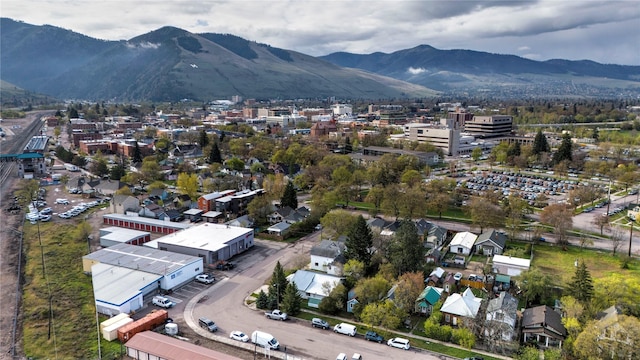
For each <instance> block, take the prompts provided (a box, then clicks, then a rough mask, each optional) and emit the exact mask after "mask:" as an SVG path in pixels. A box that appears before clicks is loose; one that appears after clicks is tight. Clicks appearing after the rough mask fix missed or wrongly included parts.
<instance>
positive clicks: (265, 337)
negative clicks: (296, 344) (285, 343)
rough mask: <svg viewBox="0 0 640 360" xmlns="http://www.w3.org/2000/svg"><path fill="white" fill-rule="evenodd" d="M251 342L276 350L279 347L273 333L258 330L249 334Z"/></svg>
mask: <svg viewBox="0 0 640 360" xmlns="http://www.w3.org/2000/svg"><path fill="white" fill-rule="evenodd" d="M251 342H252V343H254V344H256V345H260V346H262V347H264V348H269V349H273V350H278V349H279V348H280V343H278V340H276V338H274V337H273V335H271V334H269V333H266V332H262V331H258V330H256V331H254V332H253V334H251Z"/></svg>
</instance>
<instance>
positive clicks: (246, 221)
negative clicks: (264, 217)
mask: <svg viewBox="0 0 640 360" xmlns="http://www.w3.org/2000/svg"><path fill="white" fill-rule="evenodd" d="M226 224H227V225H229V226H237V227H244V228H252V227H253V225H254V222H253V220H251V218H250V217H249V215H242V216H239V217H237V218H235V219H233V220H230V221H227V222H226Z"/></svg>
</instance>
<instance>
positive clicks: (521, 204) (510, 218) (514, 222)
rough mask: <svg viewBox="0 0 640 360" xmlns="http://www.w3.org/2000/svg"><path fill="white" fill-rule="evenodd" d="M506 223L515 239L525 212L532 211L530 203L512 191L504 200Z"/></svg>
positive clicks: (510, 234)
mask: <svg viewBox="0 0 640 360" xmlns="http://www.w3.org/2000/svg"><path fill="white" fill-rule="evenodd" d="M503 209H504V213H505V215H506V217H505V220H506V221H505V225H506V226H507V229H509V236H510V237H511V238H512V239H514V238H515V236H516V232H517V231H518V229H519V228H520V225H522V222H523V219H524V216H525V214H529V213H531V208H530V206H529V204H528V203H527V202H526V201H525V200H524V199H523V198H521V197H520V196H518V195H517V194H515V193H511V194H510V195H509V197H507V198H505V200H504V206H503Z"/></svg>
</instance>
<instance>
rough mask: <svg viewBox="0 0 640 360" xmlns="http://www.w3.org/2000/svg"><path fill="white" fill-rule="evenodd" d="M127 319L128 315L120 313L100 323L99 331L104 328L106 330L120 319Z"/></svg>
mask: <svg viewBox="0 0 640 360" xmlns="http://www.w3.org/2000/svg"><path fill="white" fill-rule="evenodd" d="M128 317H129V314H125V313H121V314H118V315H116V316H113V317H111V318H109V319H107V320H105V321H103V322H101V323H100V331H102V330H104V328H106V327H107V326H111V325H113V324H115V323H117V322H119V321H120V320H122V319H127V318H128Z"/></svg>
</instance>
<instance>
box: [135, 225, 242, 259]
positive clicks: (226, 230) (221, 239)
mask: <svg viewBox="0 0 640 360" xmlns="http://www.w3.org/2000/svg"><path fill="white" fill-rule="evenodd" d="M253 245H254V243H253V229H249V228H243V227H236V226H229V225H223V224H214V223H204V224H201V225H197V226H193V227H190V228H188V229H184V230H182V231H178V232H175V233H173V234H171V235H167V236H163V237H161V238H158V239H156V240H153V241H150V242H148V243H146V244H144V246H148V247H154V248H157V249H160V250H167V251H171V252H176V253H180V254H186V255H192V256H198V257H200V258H202V259H203V260H204V263H205V264H206V265H211V264H215V263H217V262H220V261H224V260H228V259H230V258H231V257H233V256H235V255H237V254H240V253H242V252H244V251H246V250H248V249H249V248H251V247H252V246H253Z"/></svg>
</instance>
